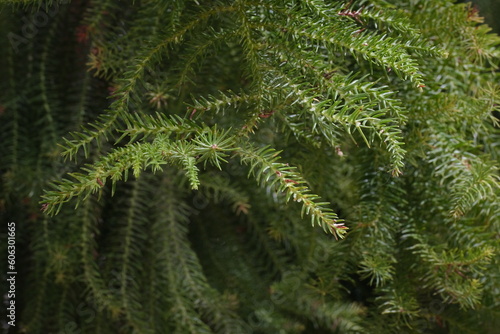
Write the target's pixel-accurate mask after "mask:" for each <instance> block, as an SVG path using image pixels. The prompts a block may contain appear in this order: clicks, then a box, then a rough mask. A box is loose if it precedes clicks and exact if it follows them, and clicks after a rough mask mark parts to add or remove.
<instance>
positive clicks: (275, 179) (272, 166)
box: [237, 145, 347, 239]
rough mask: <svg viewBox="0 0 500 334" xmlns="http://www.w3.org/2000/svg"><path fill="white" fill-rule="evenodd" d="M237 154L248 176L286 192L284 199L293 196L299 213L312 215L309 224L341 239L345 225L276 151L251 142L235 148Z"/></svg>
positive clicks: (287, 199) (286, 199)
mask: <svg viewBox="0 0 500 334" xmlns="http://www.w3.org/2000/svg"><path fill="white" fill-rule="evenodd" d="M237 153H238V154H239V155H240V157H241V161H242V163H244V164H247V165H249V166H250V170H249V175H253V176H254V177H255V179H256V181H257V183H259V184H263V185H266V186H268V187H276V190H277V191H279V192H285V202H288V201H290V199H292V198H293V200H294V201H296V202H302V215H304V214H307V215H309V216H310V217H311V224H312V226H314V225H319V226H321V227H322V228H323V230H324V231H325V232H327V233H328V232H330V233H332V234H333V235H334V236H335V238H337V237H339V238H341V239H342V238H344V235H345V233H346V229H347V227H345V226H344V224H343V223H342V220H341V219H339V218H338V217H337V215H336V214H335V213H334V212H333V210H332V209H330V208H329V207H327V205H329V204H330V203H327V202H319V199H320V197H319V196H318V195H315V194H313V193H310V190H309V188H308V186H307V183H306V181H305V180H304V179H303V178H302V176H301V175H300V174H299V173H298V172H297V171H296V168H295V167H290V166H289V165H287V164H285V163H281V162H278V160H279V158H280V157H279V156H278V154H279V152H278V151H276V150H274V149H272V148H269V147H264V148H260V149H257V148H255V147H252V146H250V145H246V146H243V145H242V147H240V148H238V150H237Z"/></svg>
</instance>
